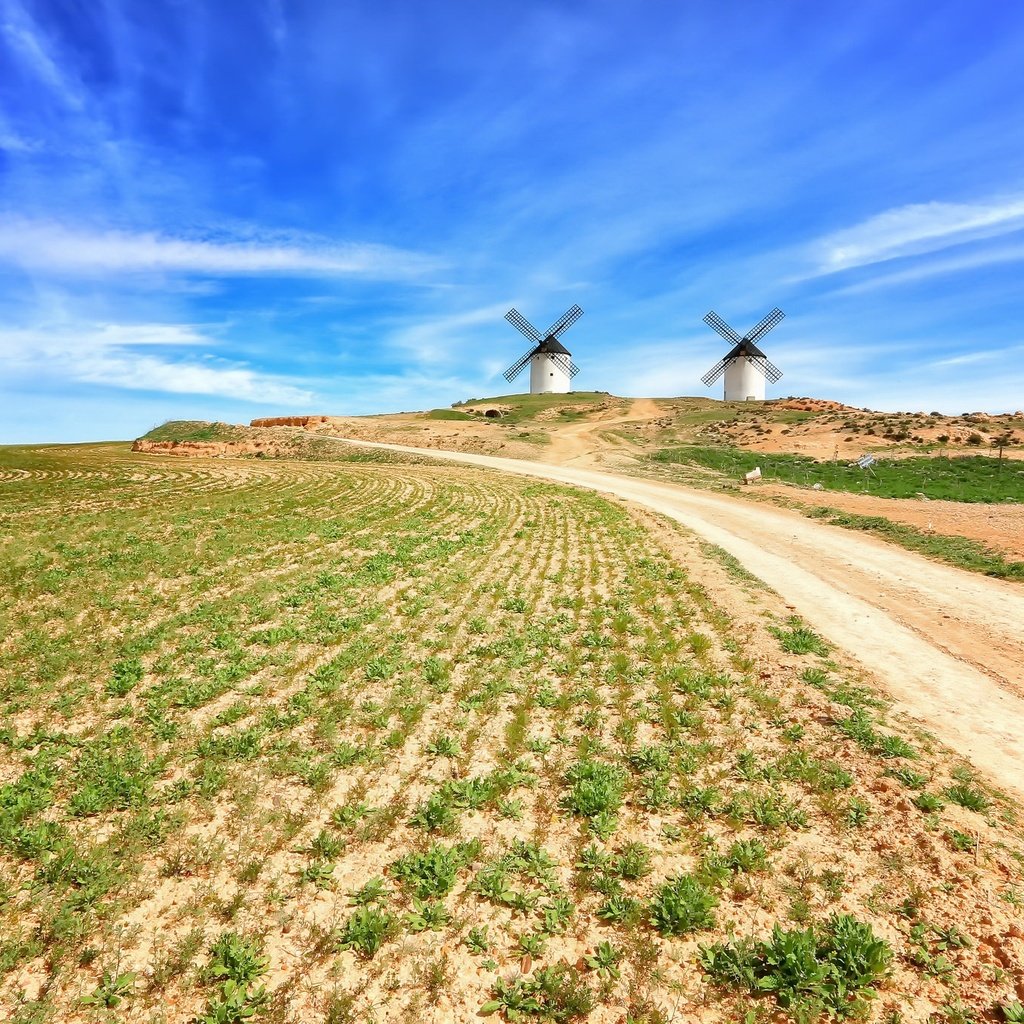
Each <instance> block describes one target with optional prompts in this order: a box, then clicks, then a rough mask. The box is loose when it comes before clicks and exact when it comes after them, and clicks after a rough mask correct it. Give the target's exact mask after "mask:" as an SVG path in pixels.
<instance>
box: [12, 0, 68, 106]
mask: <svg viewBox="0 0 1024 1024" xmlns="http://www.w3.org/2000/svg"><path fill="white" fill-rule="evenodd" d="M2 18H3V20H2V21H0V32H2V34H3V37H4V38H5V39H6V40H7V42H8V43H9V44H10V47H11V49H12V50H13V51H14V52H15V53H17V54H18V55H19V57H20V58H21V61H22V63H23V64H24V65H25V66H26V67H28V68H29V69H30V70H31V71H32V73H33V74H34V75H35V77H36V78H37V79H38V80H39V81H41V82H42V83H43V84H44V85H45V86H47V88H48V89H49V91H50V92H51V93H52V94H53V95H55V96H56V97H57V98H58V99H59V100H60V101H61V102H62V103H63V104H65V105H66V106H67V107H70V108H71V109H72V110H75V111H80V110H81V109H82V108H83V106H84V102H83V99H82V91H81V87H80V85H79V84H78V83H76V82H72V81H71V80H70V79H69V78H68V77H67V75H66V74H65V73H64V72H63V71H62V70H61V64H60V62H59V60H58V59H57V58H56V57H55V56H54V55H53V54H52V53H51V52H50V47H49V45H48V43H47V41H46V40H45V39H44V38H43V36H42V34H41V33H40V32H39V31H38V30H37V28H36V26H35V24H34V23H33V21H32V19H31V18H30V17H29V15H28V13H27V11H26V10H25V9H24V8H23V7H20V6H19V5H17V4H15V3H9V4H6V5H5V8H4V12H3V16H2Z"/></svg>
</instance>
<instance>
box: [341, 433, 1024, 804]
mask: <svg viewBox="0 0 1024 1024" xmlns="http://www.w3.org/2000/svg"><path fill="white" fill-rule="evenodd" d="M335 440H338V441H344V442H346V443H348V444H357V445H366V446H369V447H373V448H387V449H393V450H397V451H404V452H410V453H413V454H417V455H424V456H430V457H433V458H443V459H446V460H450V461H453V462H460V463H468V464H469V465H474V466H481V467H486V468H487V469H497V470H502V471H504V472H512V473H520V474H523V475H525V476H531V477H541V478H543V479H546V480H554V481H558V482H560V483H566V484H575V485H578V486H581V487H587V488H590V489H592V490H595V491H600V492H602V493H605V494H613V495H616V496H618V497H620V498H624V499H626V500H628V501H632V502H636V503H637V504H640V505H643V506H645V507H646V508H649V509H652V510H653V511H655V512H658V513H660V514H662V515H665V516H668V517H669V518H671V519H674V520H676V521H677V522H679V523H682V524H683V525H684V526H686V527H688V528H689V529H691V530H693V531H694V532H695V533H697V534H699V535H700V536H702V537H704V538H705V539H706V540H708V541H710V542H712V543H714V544H717V545H718V546H719V547H722V548H724V549H725V550H726V551H728V552H729V553H730V554H732V555H734V556H735V557H736V558H738V559H739V560H740V561H741V562H742V563H743V565H744V566H745V567H746V568H747V569H748V570H749V571H750V572H752V573H753V574H754V575H756V576H758V577H759V578H761V579H762V580H764V582H765V583H767V584H768V585H769V586H770V587H771V588H772V589H773V590H774V591H776V592H777V593H778V594H779V595H780V597H782V598H783V600H784V601H786V603H787V604H790V605H792V606H793V608H794V609H795V610H796V612H797V613H798V614H799V615H800V616H801V617H802V618H803V619H804V620H806V621H807V622H808V623H809V624H810V625H811V626H812V627H813V628H814V629H815V630H816V631H818V632H819V633H821V634H822V635H824V636H825V637H827V638H828V639H829V640H830V641H831V642H832V643H834V644H836V645H837V646H839V647H841V648H844V649H845V650H846V651H847V652H849V653H850V654H851V655H853V656H854V657H855V658H856V659H857V660H858V661H859V662H860V663H861V664H862V665H863V666H864V667H865V668H866V669H867V670H869V671H870V672H872V673H874V675H875V676H876V677H877V678H878V679H879V680H880V681H881V682H882V683H883V684H884V686H885V687H886V688H887V690H888V691H889V693H890V694H891V696H892V697H893V698H894V700H895V701H896V703H897V706H898V707H899V708H900V709H901V710H903V711H904V712H906V713H907V714H909V715H910V716H911V717H913V718H915V719H917V720H918V721H919V722H920V723H921V725H923V726H924V727H925V728H926V729H928V730H929V731H931V732H932V733H934V734H935V735H936V736H938V737H939V738H941V739H942V740H943V741H944V742H945V743H947V744H948V745H949V746H950V747H952V748H953V749H954V750H956V751H958V752H959V753H961V754H962V755H963V756H964V757H966V758H968V759H969V760H970V761H971V762H972V763H973V764H974V765H975V766H976V767H978V768H979V769H981V770H983V771H984V772H986V773H987V774H988V775H990V776H991V777H992V779H993V781H994V782H996V784H997V785H999V786H1001V787H1002V788H1004V789H1007V790H1014V791H1015V792H1016V793H1017V795H1024V590H1022V589H1021V588H1020V587H1018V586H1016V585H1014V584H1010V583H1006V582H1004V581H1002V580H996V579H990V578H987V577H984V576H979V575H977V574H975V573H969V572H964V571H962V570H959V569H954V568H952V567H950V566H945V565H942V564H939V563H936V562H931V561H929V560H927V559H925V558H921V557H920V556H918V555H915V554H913V553H911V552H907V551H903V550H902V549H900V548H896V547H893V546H891V545H889V544H886V543H884V542H883V541H879V540H875V539H874V538H871V537H866V536H862V535H859V534H854V533H850V532H848V531H845V530H843V529H842V528H841V527H834V526H827V525H824V524H822V523H817V522H814V521H813V520H809V519H806V518H804V517H802V516H800V515H799V514H797V513H794V512H790V511H788V510H786V509H779V508H772V507H768V506H765V505H761V504H758V505H752V504H748V503H747V502H744V501H743V500H742V499H736V498H728V497H722V496H718V495H712V494H708V493H705V492H702V491H696V490H691V489H688V488H684V487H680V486H677V485H673V484H666V483H660V482H659V483H655V482H649V481H644V480H638V479H636V478H632V477H624V476H618V475H616V474H613V473H605V472H601V471H598V470H593V469H584V468H579V467H576V466H568V465H551V464H548V463H543V462H526V461H522V460H519V459H503V458H498V457H496V456H490V455H476V454H470V453H463V452H452V451H442V450H437V449H426V448H411V447H407V446H404V445H391V444H381V443H373V442H366V441H354V440H350V439H348V438H340V437H339V438H335Z"/></svg>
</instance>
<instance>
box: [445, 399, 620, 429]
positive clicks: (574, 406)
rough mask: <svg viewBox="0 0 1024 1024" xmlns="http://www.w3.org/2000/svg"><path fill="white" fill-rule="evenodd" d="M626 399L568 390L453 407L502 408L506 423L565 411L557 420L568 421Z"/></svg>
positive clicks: (467, 402)
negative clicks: (555, 410) (562, 393)
mask: <svg viewBox="0 0 1024 1024" xmlns="http://www.w3.org/2000/svg"><path fill="white" fill-rule="evenodd" d="M625 402H626V400H625V399H621V398H616V397H614V396H613V395H609V394H608V393H607V392H604V391H571V392H569V393H568V394H565V395H498V396H497V397H495V398H470V399H467V400H466V401H465V402H457V403H455V405H454V406H453V408H454V409H456V410H459V409H462V408H463V407H465V406H479V407H481V408H483V407H485V406H492V407H494V408H498V409H502V410H503V416H502V421H503V422H505V423H523V422H525V421H527V420H531V419H534V418H536V417H537V415H538V414H541V413H546V412H549V411H550V410H552V409H558V410H563V409H564V410H565V411H564V412H562V413H560V415H559V416H558V417H556V422H557V419H561V420H563V421H569V420H572V419H573V418H575V417H576V416H579V415H582V414H585V413H587V412H589V411H593V410H594V409H596V408H597V407H598V406H601V405H606V404H614V405H617V404H625Z"/></svg>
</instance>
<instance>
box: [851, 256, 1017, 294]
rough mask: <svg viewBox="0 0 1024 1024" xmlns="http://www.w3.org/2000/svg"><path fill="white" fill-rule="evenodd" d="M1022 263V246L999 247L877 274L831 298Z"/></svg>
mask: <svg viewBox="0 0 1024 1024" xmlns="http://www.w3.org/2000/svg"><path fill="white" fill-rule="evenodd" d="M1022 261H1024V245H1002V246H995V247H990V248H986V249H982V250H981V251H979V252H970V253H964V254H957V255H955V256H950V257H947V258H945V259H941V258H939V259H932V260H928V261H927V262H925V263H922V264H920V265H918V266H913V267H908V268H907V269H905V270H896V271H893V272H892V273H889V274H878V275H876V276H874V277H870V278H868V279H867V280H865V281H858V282H856V283H855V284H850V285H847V286H846V287H844V288H840V289H838V290H837V291H835V292H834V293H833V294H835V295H857V294H862V293H864V292H871V291H875V290H877V289H879V288H892V287H896V286H898V285H903V284H915V283H917V282H918V281H927V280H928V279H929V278H932V277H941V276H942V275H943V274H958V273H961V272H963V271H965V270H977V269H979V268H981V267H991V266H996V265H997V264H1000V263H1019V262H1022Z"/></svg>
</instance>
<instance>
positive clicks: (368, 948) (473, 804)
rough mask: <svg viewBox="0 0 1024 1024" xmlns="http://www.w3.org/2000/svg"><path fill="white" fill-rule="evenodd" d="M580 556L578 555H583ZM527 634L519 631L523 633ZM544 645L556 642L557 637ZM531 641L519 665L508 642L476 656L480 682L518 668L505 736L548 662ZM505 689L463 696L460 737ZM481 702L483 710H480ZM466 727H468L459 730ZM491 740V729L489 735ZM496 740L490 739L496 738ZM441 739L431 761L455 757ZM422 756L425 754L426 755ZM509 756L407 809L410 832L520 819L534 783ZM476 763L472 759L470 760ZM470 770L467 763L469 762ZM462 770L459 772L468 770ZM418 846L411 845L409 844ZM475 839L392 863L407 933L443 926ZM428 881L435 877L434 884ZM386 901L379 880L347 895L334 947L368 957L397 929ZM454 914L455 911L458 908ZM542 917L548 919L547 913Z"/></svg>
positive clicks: (490, 685)
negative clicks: (489, 818) (508, 666)
mask: <svg viewBox="0 0 1024 1024" xmlns="http://www.w3.org/2000/svg"><path fill="white" fill-rule="evenodd" d="M584 557H585V554H584ZM517 608H518V606H517V607H516V608H507V609H504V610H505V611H510V612H512V613H513V615H518V614H523V612H520V611H518V610H517ZM554 621H555V622H557V628H559V630H563V629H565V622H564V620H562V619H560V617H559V616H555V617H554ZM527 630H528V627H527V629H524V632H526V631H527ZM551 639H553V640H556V641H557V639H558V638H557V637H552V638H551ZM535 640H537V641H541V642H539V643H538V644H537V646H536V647H535V649H534V650H533V651H532V652H530V653H531V654H532V657H530V658H529V659H528V660H526V661H522V660H521V654H522V653H525V652H523V651H522V648H521V647H520V646H519V645H517V644H514V643H510V642H509V638H508V637H503V638H502V639H500V640H499V644H500V647H499V648H498V650H499V652H500V653H498V656H497V660H495V661H492V660H491V657H490V655H492V654H493V653H494V649H493V648H491V647H490V645H484V650H481V651H479V652H478V653H479V654H480V655H482V656H483V659H484V660H483V661H482V662H481V664H480V667H481V668H483V669H485V670H487V669H490V672H488V674H487V676H484V677H483V678H484V679H488V678H490V677H492V676H493V674H494V673H495V672H497V671H501V670H502V669H504V667H505V663H506V662H507V660H509V655H511V660H512V661H514V662H519V665H518V671H517V670H515V669H513V671H512V676H511V678H512V680H513V681H512V685H513V686H514V687H516V689H517V690H518V691H519V692H518V694H513V693H511V692H510V693H508V694H507V696H509V697H513V696H515V697H517V698H519V703H518V705H514V706H513V708H512V710H511V714H510V715H509V716H508V719H507V721H508V725H507V726H506V730H505V734H506V737H507V735H508V731H509V728H511V727H512V725H513V723H514V722H515V719H516V712H517V710H518V707H519V706H522V704H523V703H524V702H528V701H529V700H530V699H532V695H531V694H530V688H529V686H528V685H524V684H525V683H526V681H527V680H528V679H529V678H530V677H531V676H532V675H533V674H534V673H535V672H536V671H538V670H540V669H542V668H543V666H544V664H545V662H546V660H547V656H548V652H547V650H546V643H544V642H543V638H542V637H541V636H539V635H535ZM506 686H507V684H506V683H497V682H494V681H491V682H485V683H484V685H483V686H482V687H480V688H477V689H475V690H473V691H471V692H469V693H468V694H466V696H464V697H463V699H462V709H463V714H464V715H465V716H466V717H467V721H466V722H465V723H464V728H463V729H462V730H460V732H461V734H462V736H463V737H466V738H467V741H468V742H471V741H469V740H468V736H469V735H472V733H473V727H472V726H471V725H470V724H469V720H468V719H469V716H472V715H473V714H483V713H485V712H487V711H488V710H491V711H492V712H493V711H494V710H497V707H493V708H492V707H491V706H492V705H495V704H496V702H498V701H500V700H501V699H503V698H504V697H505V696H506V694H505V692H504V691H505V689H506ZM479 698H482V700H483V703H480V700H479ZM465 727H468V728H465ZM491 732H492V734H493V732H494V730H491ZM496 738H497V737H495V739H496ZM444 739H451V737H450V736H448V737H439V738H436V739H435V740H434V741H432V746H433V751H434V753H433V754H432V756H434V757H438V758H440V757H447V756H451V755H452V754H453V753H454V751H453V750H452V748H451V746H450V745H447V744H445V743H444V742H439V741H441V740H444ZM427 752H428V753H430V752H431V751H430V749H429V748H428V751H427ZM513 754H514V751H513V749H511V747H509V746H506V747H505V749H504V750H501V751H499V752H498V753H497V755H496V756H493V757H487V756H486V755H484V756H485V758H486V760H488V761H490V762H493V763H495V764H496V767H494V768H493V769H491V770H489V771H483V772H480V771H477V772H475V773H472V774H470V775H469V776H468V777H463V778H460V779H458V780H452V781H450V782H448V783H444V784H442V785H441V786H440V787H438V788H437V789H435V790H434V792H433V793H432V795H431V796H430V797H428V798H427V799H424V800H422V801H420V802H419V804H418V805H416V806H415V807H414V808H412V815H411V817H410V818H409V821H410V823H411V824H412V826H413V828H415V829H417V830H422V831H425V832H426V833H427V834H440V835H443V834H445V833H446V832H448V831H456V830H459V829H461V828H462V827H465V826H466V825H467V823H468V822H467V818H466V816H467V815H470V816H472V815H474V813H475V812H487V813H494V812H497V813H498V814H499V815H501V816H502V817H506V818H508V819H509V820H513V821H514V820H515V819H516V818H518V817H520V816H521V815H522V800H521V799H515V798H514V797H513V795H512V794H514V793H515V792H516V791H518V790H520V789H521V788H522V787H523V786H528V785H530V784H532V783H533V781H534V776H533V773H532V772H531V771H529V770H528V769H526V768H525V767H523V766H522V765H517V764H515V763H514V761H513V760H512V756H513ZM473 760H474V761H477V762H478V763H479V760H480V759H479V758H474V759H473ZM471 764H472V762H471ZM470 766H471V765H467V766H465V767H470ZM364 806H365V805H360V804H348V805H347V806H346V807H345V808H344V809H343V811H342V812H340V813H339V815H338V817H339V818H341V819H342V820H345V819H348V818H351V817H355V816H357V815H359V814H360V813H361V812H362V810H363V807H364ZM476 828H478V829H480V830H481V831H482V832H483V833H484V834H487V833H489V832H490V831H491V829H490V826H487V825H485V824H484V822H483V821H481V822H480V824H479V825H478V826H476ZM408 845H409V843H407V842H399V843H396V844H395V846H394V849H395V850H396V852H397V850H398V849H400V848H402V847H407V846H408ZM413 845H414V846H415V845H418V844H415V843H414V844H413ZM480 849H481V848H480V846H479V840H475V841H470V842H468V843H463V844H455V846H452V845H450V844H445V843H443V842H441V843H433V844H432V845H431V846H430V847H428V848H427V849H426V851H425V852H423V853H421V854H407V855H405V856H404V857H400V858H398V859H397V860H396V861H395V862H394V864H393V874H394V875H395V877H398V878H400V879H402V880H403V884H402V885H401V889H402V891H404V892H405V894H406V895H405V899H406V901H410V900H411V902H410V904H409V906H410V910H409V915H408V922H407V923H408V927H409V929H410V930H412V931H414V932H415V931H420V930H424V929H427V928H435V927H442V926H443V925H444V923H445V922H446V921H447V919H448V910H447V909H446V908H445V907H444V906H443V905H442V904H441V903H440V902H439V901H438V900H437V899H436V897H437V896H439V895H444V894H445V893H447V892H449V891H450V889H451V887H452V885H453V884H454V882H455V876H456V874H457V873H458V870H459V866H460V865H461V864H464V863H466V862H467V860H472V859H474V858H475V856H476V855H477V854H478V853H479V851H480ZM434 876H437V878H436V879H435V877H434ZM387 897H388V893H387V891H386V888H385V882H384V880H383V879H374V880H371V882H369V883H367V885H365V886H364V887H363V888H362V889H361V890H360V891H359V892H358V893H355V894H354V895H353V896H352V900H353V901H354V902H355V903H356V904H357V905H358V906H359V908H360V909H358V910H357V911H355V912H353V913H352V914H351V915H350V917H349V918H348V920H347V921H346V922H345V924H344V926H343V927H342V928H341V930H340V934H339V941H340V943H341V945H343V946H351V947H352V948H354V949H356V950H357V951H359V952H360V953H362V954H363V955H370V954H372V952H374V951H375V950H376V948H378V947H379V944H380V943H381V942H383V941H384V939H385V938H386V937H387V936H388V935H391V934H393V933H394V931H395V929H396V926H397V918H396V917H395V915H394V914H392V913H391V912H390V911H389V910H385V909H382V907H381V906H380V905H379V904H380V903H381V901H382V900H384V899H386V898H387ZM460 899H461V900H463V901H465V900H470V899H471V897H470V896H468V895H464V896H463V897H461V898H460ZM456 909H459V908H458V907H457V908H456ZM548 910H549V913H552V912H554V911H553V910H552V908H548Z"/></svg>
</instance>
